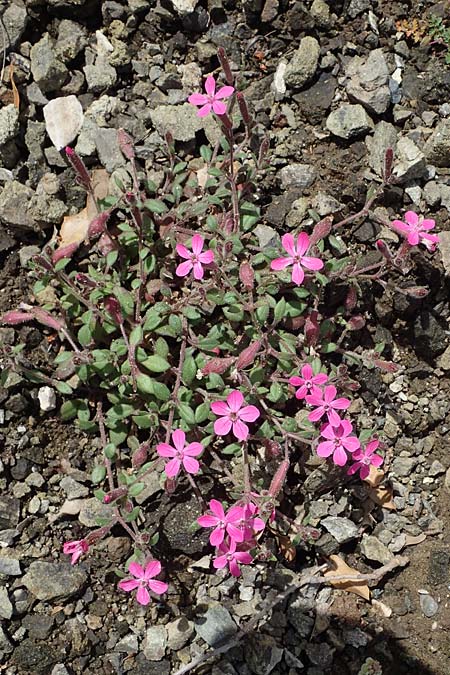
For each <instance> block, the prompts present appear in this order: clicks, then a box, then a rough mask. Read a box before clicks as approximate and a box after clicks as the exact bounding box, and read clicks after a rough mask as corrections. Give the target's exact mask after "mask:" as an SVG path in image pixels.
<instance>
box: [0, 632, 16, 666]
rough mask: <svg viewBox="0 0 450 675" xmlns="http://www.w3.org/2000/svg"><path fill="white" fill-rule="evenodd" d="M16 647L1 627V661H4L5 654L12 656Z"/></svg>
mask: <svg viewBox="0 0 450 675" xmlns="http://www.w3.org/2000/svg"><path fill="white" fill-rule="evenodd" d="M13 649H14V647H13V646H12V644H11V642H10V641H9V639H8V636H7V635H6V633H5V631H4V630H3V628H2V627H1V626H0V659H2V660H3V657H4V656H5V654H10V653H11V652H12V650H13Z"/></svg>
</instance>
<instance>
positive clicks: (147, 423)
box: [132, 414, 154, 429]
mask: <svg viewBox="0 0 450 675" xmlns="http://www.w3.org/2000/svg"><path fill="white" fill-rule="evenodd" d="M132 419H133V422H134V423H135V425H136V426H137V427H139V429H151V427H152V426H153V425H154V420H153V419H152V417H151V415H149V414H146V415H134V416H133V418H132Z"/></svg>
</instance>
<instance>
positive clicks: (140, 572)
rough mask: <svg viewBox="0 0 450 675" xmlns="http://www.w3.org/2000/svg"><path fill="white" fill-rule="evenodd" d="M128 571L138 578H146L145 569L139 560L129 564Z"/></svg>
mask: <svg viewBox="0 0 450 675" xmlns="http://www.w3.org/2000/svg"><path fill="white" fill-rule="evenodd" d="M128 571H129V572H130V574H132V575H133V576H134V577H136V579H143V578H144V569H143V567H141V565H139V563H137V562H131V563H130V564H129V565H128Z"/></svg>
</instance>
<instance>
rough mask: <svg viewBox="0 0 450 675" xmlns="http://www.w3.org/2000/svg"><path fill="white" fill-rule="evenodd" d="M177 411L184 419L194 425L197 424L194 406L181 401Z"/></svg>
mask: <svg viewBox="0 0 450 675" xmlns="http://www.w3.org/2000/svg"><path fill="white" fill-rule="evenodd" d="M177 411H178V414H179V416H180V417H181V419H182V420H184V421H185V422H187V424H189V425H191V426H193V425H194V424H195V413H194V411H193V410H192V408H191V407H190V406H189V405H188V404H187V403H183V401H181V402H180V403H179V404H178V406H177Z"/></svg>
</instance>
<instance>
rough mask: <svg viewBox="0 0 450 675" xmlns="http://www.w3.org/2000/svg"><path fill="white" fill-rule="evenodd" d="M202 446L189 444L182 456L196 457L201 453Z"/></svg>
mask: <svg viewBox="0 0 450 675" xmlns="http://www.w3.org/2000/svg"><path fill="white" fill-rule="evenodd" d="M203 449H204V448H203V445H202V444H201V443H189V445H187V446H186V447H185V449H184V454H185V455H188V456H189V457H197V456H198V455H200V454H201V453H202V452H203Z"/></svg>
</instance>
